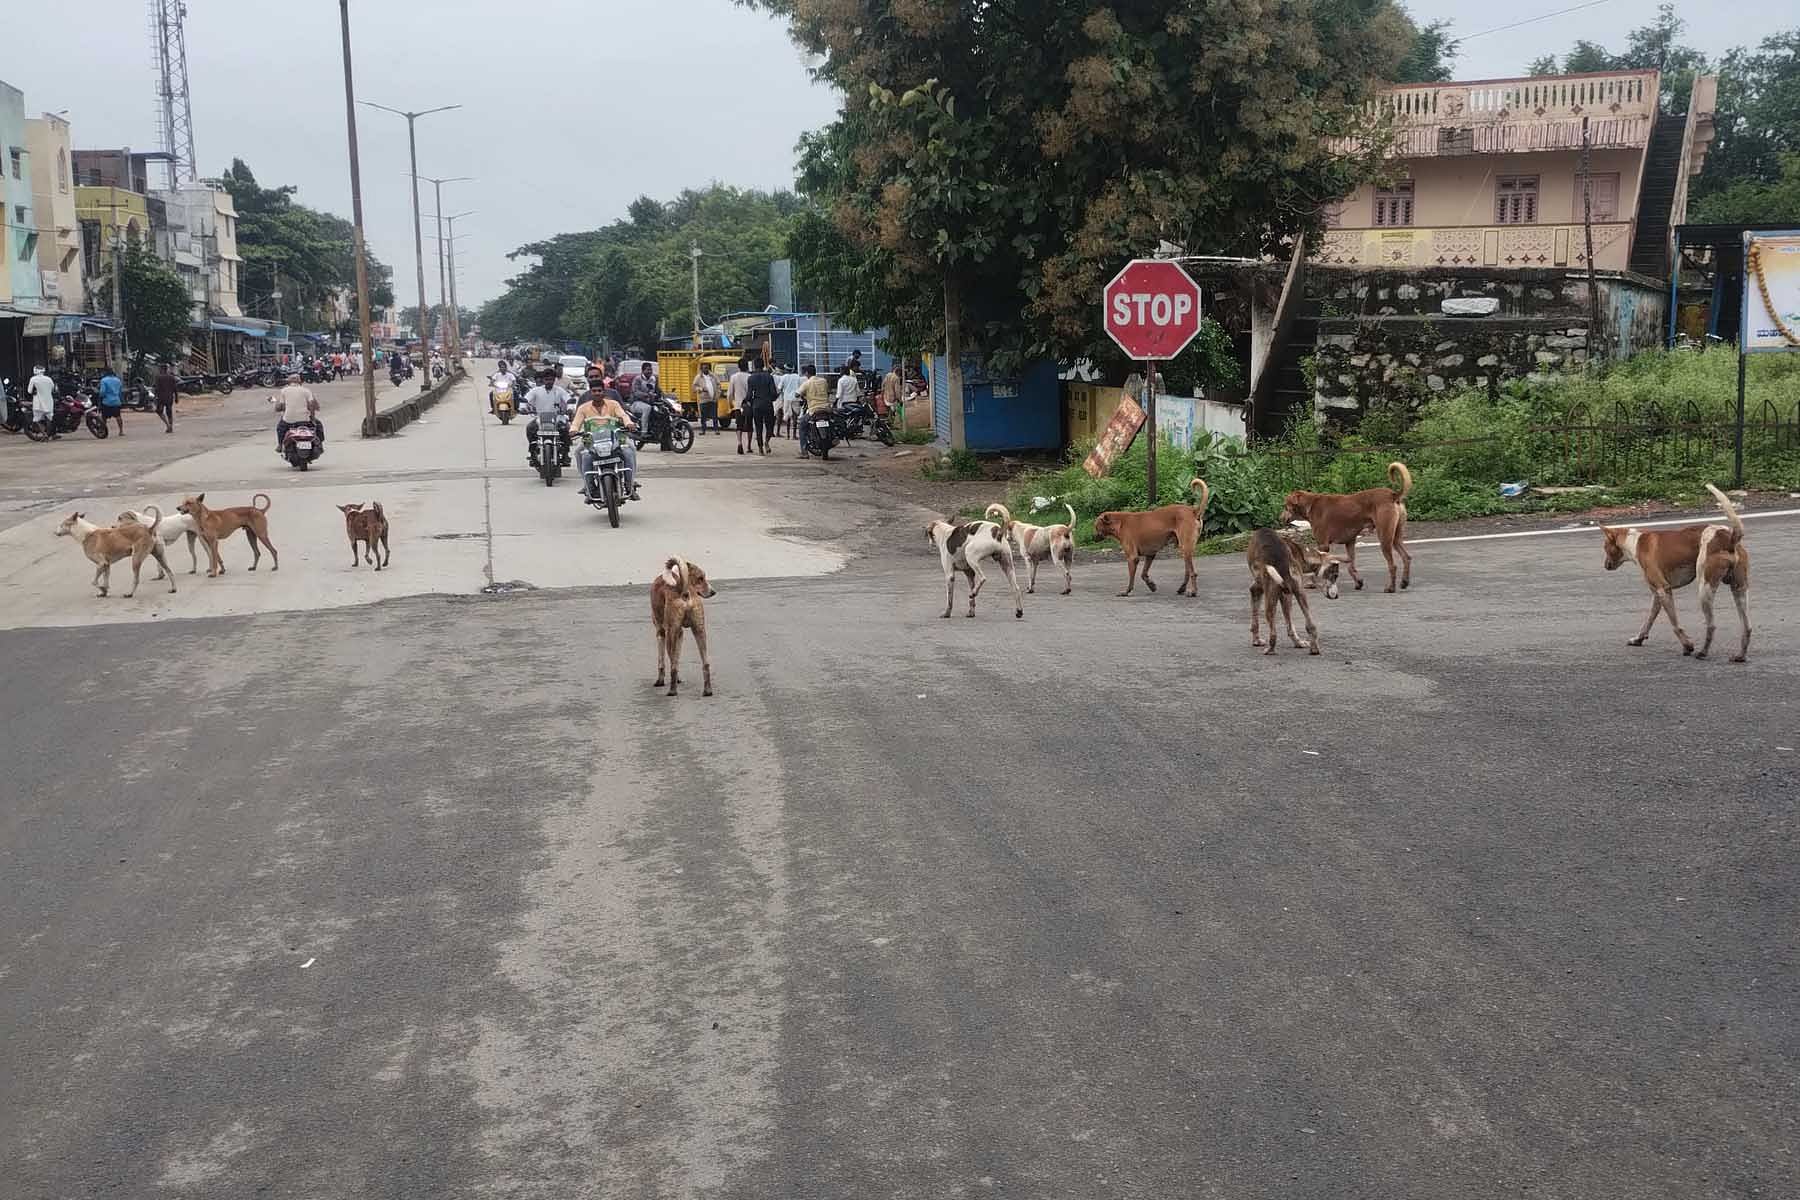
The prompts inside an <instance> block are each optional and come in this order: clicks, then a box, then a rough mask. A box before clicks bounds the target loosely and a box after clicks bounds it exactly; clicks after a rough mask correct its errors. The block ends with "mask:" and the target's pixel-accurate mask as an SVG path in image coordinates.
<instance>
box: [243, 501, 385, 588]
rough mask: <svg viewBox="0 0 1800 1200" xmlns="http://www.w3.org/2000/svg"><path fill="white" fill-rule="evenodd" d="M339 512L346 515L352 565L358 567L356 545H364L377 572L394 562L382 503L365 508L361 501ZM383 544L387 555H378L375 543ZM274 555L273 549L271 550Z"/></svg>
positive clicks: (382, 547)
mask: <svg viewBox="0 0 1800 1200" xmlns="http://www.w3.org/2000/svg"><path fill="white" fill-rule="evenodd" d="M337 507H338V511H339V512H341V513H343V514H344V532H345V533H347V534H349V535H350V565H351V567H355V566H356V543H358V542H361V543H362V544H363V555H364V561H365V562H372V563H374V564H375V569H376V570H377V571H379V570H381V568H382V567H384V566H386V565H387V564H388V563H390V562H392V561H394V552H393V551H392V550H389V549H388V523H387V514H385V513H383V512H382V511H381V501H379V500H375V501H371V502H370V504H369V507H368V508H366V509H365V508H364V507H363V506H362V503H361V502H360V501H359V502H357V503H355V504H340V505H338V506H337ZM376 542H380V543H381V549H382V550H383V551H385V552H386V553H385V555H384V554H381V553H377V552H376V549H375V543H376ZM270 552H271V553H273V548H271V550H270Z"/></svg>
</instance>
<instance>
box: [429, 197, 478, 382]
mask: <svg viewBox="0 0 1800 1200" xmlns="http://www.w3.org/2000/svg"><path fill="white" fill-rule="evenodd" d="M446 182H448V181H446ZM432 215H433V216H435V217H437V219H438V220H439V221H441V222H443V223H444V224H446V225H448V226H450V232H449V234H448V235H447V236H446V237H445V238H444V239H443V244H444V245H445V246H447V247H448V248H449V253H450V295H449V297H448V303H449V309H448V311H449V314H450V342H449V343H448V345H449V346H450V347H451V361H452V362H453V363H455V364H456V365H458V366H460V365H462V315H461V311H462V310H461V309H460V308H458V306H457V303H456V239H457V238H458V237H459V236H462V235H459V234H458V233H457V232H456V223H457V222H458V221H460V220H462V219H463V218H464V217H472V216H474V215H475V210H474V209H472V208H471V209H469V210H468V211H467V212H459V213H453V214H452V215H450V216H448V217H446V216H443V215H442V214H441V213H434V214H432Z"/></svg>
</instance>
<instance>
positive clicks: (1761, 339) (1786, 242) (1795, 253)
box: [1738, 229, 1800, 354]
mask: <svg viewBox="0 0 1800 1200" xmlns="http://www.w3.org/2000/svg"><path fill="white" fill-rule="evenodd" d="M1743 313H1744V316H1743V326H1742V328H1741V329H1740V330H1739V331H1738V345H1739V346H1741V347H1742V348H1743V351H1744V353H1746V354H1760V353H1766V352H1769V351H1776V350H1800V229H1797V230H1785V231H1783V232H1781V233H1746V234H1744V304H1743Z"/></svg>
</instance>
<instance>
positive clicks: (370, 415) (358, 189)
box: [275, 0, 375, 437]
mask: <svg viewBox="0 0 1800 1200" xmlns="http://www.w3.org/2000/svg"><path fill="white" fill-rule="evenodd" d="M338 13H339V15H340V16H341V17H342V19H343V26H344V121H345V123H346V124H347V125H348V126H349V129H350V217H351V223H352V225H353V226H354V228H355V230H356V238H355V242H356V321H357V326H358V328H359V329H360V330H361V331H362V358H363V361H362V377H363V436H364V437H372V436H374V434H375V342H374V339H373V338H371V337H370V336H369V257H368V253H367V252H366V250H365V249H364V247H363V211H362V164H361V163H360V162H359V161H358V156H357V150H356V86H355V84H354V82H353V81H352V79H351V74H350V0H338ZM275 303H276V312H277V313H278V314H279V312H280V311H281V310H280V304H281V292H280V290H279V289H277V290H276V292H275Z"/></svg>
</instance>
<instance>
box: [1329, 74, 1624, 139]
mask: <svg viewBox="0 0 1800 1200" xmlns="http://www.w3.org/2000/svg"><path fill="white" fill-rule="evenodd" d="M1659 80H1660V76H1659V75H1658V73H1657V72H1655V71H1611V72H1605V73H1601V74H1595V75H1560V76H1540V77H1534V78H1527V79H1485V80H1480V81H1477V82H1474V83H1421V84H1407V85H1403V86H1399V87H1393V88H1388V89H1386V90H1384V91H1383V92H1381V93H1380V94H1379V95H1377V96H1376V97H1375V99H1373V100H1371V101H1370V102H1369V103H1368V105H1367V106H1366V108H1365V110H1364V116H1365V117H1366V119H1367V120H1368V122H1369V124H1370V126H1371V127H1376V126H1380V125H1383V124H1385V125H1387V126H1389V127H1390V128H1392V129H1393V131H1394V135H1395V143H1394V148H1393V153H1394V154H1395V155H1398V156H1400V157H1405V158H1423V157H1432V156H1439V155H1455V154H1517V153H1524V152H1528V151H1533V150H1573V149H1579V148H1580V146H1581V126H1582V122H1583V121H1584V120H1585V121H1586V122H1587V124H1588V137H1589V140H1590V142H1591V144H1592V145H1593V146H1594V147H1596V148H1598V149H1637V148H1639V147H1642V146H1644V145H1647V144H1648V143H1649V140H1650V133H1651V131H1652V129H1653V128H1654V127H1655V124H1656V104H1657V88H1658V84H1659ZM1361 144H1362V139H1360V138H1346V139H1342V140H1341V141H1340V142H1339V143H1337V145H1338V147H1339V148H1341V149H1344V150H1353V149H1355V148H1357V147H1358V146H1360V145H1361Z"/></svg>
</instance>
